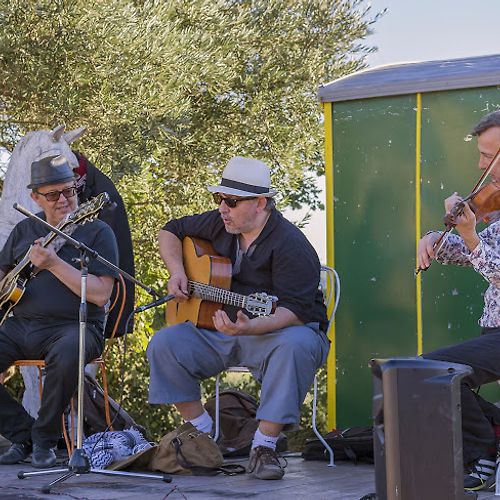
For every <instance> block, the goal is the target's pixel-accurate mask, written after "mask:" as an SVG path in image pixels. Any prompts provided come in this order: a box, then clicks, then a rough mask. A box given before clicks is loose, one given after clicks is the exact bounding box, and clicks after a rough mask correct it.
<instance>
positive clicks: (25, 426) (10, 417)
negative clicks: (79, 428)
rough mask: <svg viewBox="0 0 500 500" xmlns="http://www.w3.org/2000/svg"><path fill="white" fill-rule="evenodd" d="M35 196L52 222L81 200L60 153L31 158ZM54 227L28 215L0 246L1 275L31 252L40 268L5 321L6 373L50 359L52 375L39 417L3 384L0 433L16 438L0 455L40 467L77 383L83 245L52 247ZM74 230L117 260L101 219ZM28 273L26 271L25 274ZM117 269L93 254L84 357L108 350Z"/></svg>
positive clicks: (2, 359)
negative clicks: (20, 363)
mask: <svg viewBox="0 0 500 500" xmlns="http://www.w3.org/2000/svg"><path fill="white" fill-rule="evenodd" d="M28 188H29V189H31V190H32V192H31V196H32V198H33V199H34V200H35V202H36V203H37V204H38V205H39V206H40V208H41V209H42V211H43V213H41V214H40V216H41V217H43V218H45V220H47V222H49V223H50V224H52V225H53V226H57V224H59V223H60V222H61V221H62V220H63V218H64V217H65V216H66V215H67V214H69V213H71V212H73V211H75V210H76V209H77V206H78V199H77V196H76V184H75V177H74V174H73V171H72V170H71V168H70V166H69V164H68V162H67V160H66V159H65V158H64V157H62V156H57V157H49V158H44V159H42V160H39V161H35V162H33V163H32V165H31V183H30V184H29V185H28ZM47 234H48V230H47V229H46V228H45V227H44V226H42V225H41V224H40V223H39V222H37V221H35V220H32V219H29V218H28V219H25V220H23V221H21V222H20V223H19V224H17V225H16V226H15V227H14V229H13V231H12V233H11V234H10V236H9V238H8V240H7V242H6V244H5V245H4V248H3V249H2V251H1V252H0V277H1V278H3V277H5V276H6V275H7V273H8V272H9V271H10V270H11V269H13V268H14V267H15V265H16V264H17V263H18V262H19V261H20V260H21V259H22V258H23V257H24V256H25V255H26V253H27V252H29V254H28V255H29V260H30V261H31V263H32V264H33V266H34V269H36V271H37V272H34V273H31V274H30V276H29V279H28V281H27V283H26V287H25V292H24V295H23V296H22V297H21V299H20V300H19V302H18V303H17V304H16V305H15V306H14V308H13V310H12V314H10V315H9V316H8V317H7V318H6V319H5V321H4V322H3V324H2V325H1V326H0V372H2V371H4V370H6V369H7V368H8V367H9V366H11V365H12V364H13V363H14V362H15V361H16V360H18V359H44V360H45V366H46V378H45V384H44V388H43V394H42V405H41V408H40V411H39V414H38V418H37V419H36V420H35V419H33V418H32V417H31V416H30V415H29V414H28V413H27V412H26V410H25V409H24V408H23V407H22V405H21V404H20V403H19V402H17V401H16V400H15V399H14V398H12V396H10V394H9V393H8V391H7V390H6V388H5V387H4V386H3V385H0V434H2V435H3V436H4V437H6V438H7V439H9V440H10V441H11V443H12V445H11V447H10V448H9V450H8V451H7V452H5V453H4V454H2V455H0V464H14V463H18V462H20V461H23V460H25V459H26V458H27V457H28V456H29V455H30V453H31V452H33V455H32V465H33V466H34V467H39V468H45V467H51V466H53V465H54V464H55V462H56V456H55V452H54V450H53V448H54V447H55V446H56V444H57V441H58V439H59V437H60V435H61V415H62V413H63V411H64V409H65V408H66V406H67V405H68V403H69V401H70V399H71V397H72V396H73V394H74V392H75V390H76V387H77V382H78V354H79V353H78V350H79V321H78V311H79V307H80V286H81V279H80V278H81V275H80V269H79V263H78V262H75V258H78V256H79V252H78V250H77V249H76V248H74V247H73V246H72V245H70V244H63V245H62V246H60V247H59V248H58V249H57V253H56V249H54V248H53V247H52V245H51V244H49V245H48V246H44V245H42V243H43V238H44V237H45V236H46V235H47ZM72 236H73V237H74V238H75V239H77V240H78V241H81V242H83V243H85V244H86V245H87V246H89V247H91V248H93V249H94V250H96V251H97V252H98V253H99V254H100V255H101V256H102V257H104V258H105V259H107V260H109V261H111V262H113V263H115V264H116V263H117V261H118V257H117V245H116V239H115V236H114V234H113V231H112V230H111V228H110V227H109V226H108V225H107V224H106V223H104V222H102V221H100V220H95V221H93V222H87V223H85V224H78V225H77V226H76V229H75V230H74V231H73V233H72ZM25 277H28V276H25ZM116 277H117V274H116V273H115V272H114V271H113V270H111V269H109V268H108V267H107V266H104V265H103V264H101V263H99V262H98V261H97V260H94V259H91V261H90V262H89V275H88V280H87V302H88V322H87V330H86V345H85V362H89V361H91V360H92V359H94V358H96V357H98V356H99V355H100V354H101V352H102V349H103V345H104V336H103V325H104V319H105V308H104V307H105V305H106V304H107V302H108V301H109V298H110V295H111V291H112V289H113V284H114V280H115V278H116Z"/></svg>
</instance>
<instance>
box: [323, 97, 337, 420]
mask: <svg viewBox="0 0 500 500" xmlns="http://www.w3.org/2000/svg"><path fill="white" fill-rule="evenodd" d="M323 113H324V118H325V184H326V256H327V257H326V259H327V264H328V265H329V266H330V267H335V251H334V249H335V245H334V237H335V234H334V224H333V103H331V102H326V103H324V104H323ZM332 306H333V304H332ZM329 312H331V311H329ZM330 341H331V344H330V353H329V354H328V360H327V362H326V368H327V373H328V377H327V383H326V388H327V411H328V418H327V425H328V429H332V428H335V427H336V426H337V354H336V342H335V318H334V320H333V323H332V327H331V328H330Z"/></svg>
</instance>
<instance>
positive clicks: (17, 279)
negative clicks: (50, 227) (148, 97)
mask: <svg viewBox="0 0 500 500" xmlns="http://www.w3.org/2000/svg"><path fill="white" fill-rule="evenodd" d="M109 202H110V200H109V195H108V193H101V194H99V195H98V196H96V197H95V198H92V199H91V200H89V201H87V202H86V203H83V204H82V205H80V206H79V207H78V208H77V209H76V210H74V211H73V212H71V213H70V214H68V215H66V216H65V217H64V219H63V220H62V221H61V222H60V223H59V224H58V225H57V226H56V227H57V229H59V230H60V231H62V232H63V233H65V234H68V235H70V234H71V233H72V232H73V231H74V230H75V229H76V227H77V224H84V223H85V222H88V221H91V220H93V219H95V218H96V217H97V216H98V215H99V211H100V210H101V209H102V208H103V207H104V205H106V204H107V203H109ZM56 237H58V238H60V239H61V240H62V241H61V243H60V244H59V245H58V246H59V248H60V247H61V246H62V245H63V244H64V242H65V241H66V240H64V239H63V238H62V237H61V236H58V235H57V233H55V232H54V231H51V232H50V233H49V234H48V235H47V236H45V238H44V239H43V242H42V246H43V247H46V246H48V245H49V244H50V243H52V242H53V241H54V240H55V239H56ZM54 243H55V242H54ZM30 250H31V247H30V248H29V250H28V251H27V252H26V254H25V255H24V257H23V258H22V259H21V260H20V261H19V263H18V264H17V265H16V266H15V267H14V269H12V270H11V271H9V272H8V273H7V274H6V275H5V277H4V278H3V279H2V280H1V281H0V325H1V324H3V322H4V321H5V320H6V319H7V316H8V315H9V313H10V312H11V311H12V309H13V308H14V307H15V306H16V304H18V302H19V301H20V300H21V297H22V296H23V295H24V291H25V290H26V283H27V282H28V280H29V279H30V277H31V276H32V275H33V274H32V273H33V272H36V270H35V267H34V266H33V264H32V263H31V261H30V259H29V253H30ZM25 270H26V272H25V273H24V274H23V276H21V273H22V272H23V271H25Z"/></svg>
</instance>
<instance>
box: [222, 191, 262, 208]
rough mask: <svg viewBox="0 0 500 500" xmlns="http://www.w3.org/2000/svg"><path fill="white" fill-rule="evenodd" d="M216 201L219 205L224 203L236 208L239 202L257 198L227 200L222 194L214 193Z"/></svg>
mask: <svg viewBox="0 0 500 500" xmlns="http://www.w3.org/2000/svg"><path fill="white" fill-rule="evenodd" d="M213 197H214V201H215V203H217V205H220V204H221V203H222V202H224V203H225V204H226V205H227V206H228V207H229V208H234V207H235V206H236V205H237V204H238V202H240V201H245V200H255V199H256V198H257V196H247V197H246V198H225V197H223V196H221V194H220V193H213Z"/></svg>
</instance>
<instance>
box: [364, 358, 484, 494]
mask: <svg viewBox="0 0 500 500" xmlns="http://www.w3.org/2000/svg"><path fill="white" fill-rule="evenodd" d="M371 367H372V374H373V424H374V425H373V429H374V431H373V432H374V453H375V482H376V488H377V498H378V500H396V499H401V500H458V499H460V500H463V499H470V498H475V496H476V495H474V496H472V497H471V496H470V495H469V494H466V493H465V491H464V489H463V457H462V425H461V410H460V380H461V379H462V378H463V377H464V376H466V375H468V374H469V373H471V372H472V369H471V368H470V367H469V366H466V365H459V364H455V363H446V362H442V361H434V360H427V359H422V358H394V359H375V360H372V361H371Z"/></svg>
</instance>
